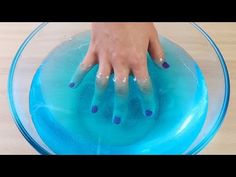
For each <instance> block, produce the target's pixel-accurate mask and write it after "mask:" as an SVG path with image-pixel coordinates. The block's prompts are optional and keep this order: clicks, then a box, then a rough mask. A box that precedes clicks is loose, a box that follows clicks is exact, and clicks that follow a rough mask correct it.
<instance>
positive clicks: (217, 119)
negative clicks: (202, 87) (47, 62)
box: [8, 23, 230, 154]
mask: <svg viewBox="0 0 236 177" xmlns="http://www.w3.org/2000/svg"><path fill="white" fill-rule="evenodd" d="M90 27H91V24H90V23H42V24H40V25H39V26H38V27H37V28H36V29H35V30H34V31H32V32H31V34H30V35H29V36H28V37H27V38H26V39H25V41H24V42H23V44H22V45H21V46H20V48H19V50H18V51H17V53H16V55H15V58H14V60H13V63H12V65H11V69H10V73H9V80H8V96H9V102H10V107H11V111H12V115H13V118H14V120H15V123H16V125H17V127H18V128H19V130H20V132H21V133H22V134H23V136H24V137H25V138H26V139H27V141H28V142H29V143H30V144H31V145H32V146H33V147H34V148H35V149H36V150H37V151H38V152H39V153H41V154H55V152H54V151H53V150H52V149H51V148H50V147H49V146H48V145H47V144H46V143H44V141H43V140H42V139H41V137H40V135H39V134H38V132H37V130H36V128H35V125H34V123H33V121H32V117H31V114H30V110H29V107H30V105H29V94H30V87H31V82H32V79H33V77H34V74H35V72H36V70H37V69H38V67H39V66H40V65H41V63H42V62H43V60H44V59H45V57H46V56H47V55H48V54H49V52H50V51H52V50H53V49H54V48H55V47H56V46H58V45H59V44H61V43H62V42H63V41H66V40H70V38H71V36H73V35H76V34H78V33H81V32H84V31H88V30H90ZM155 27H156V28H157V29H158V33H159V34H160V35H161V36H164V37H166V38H168V39H170V40H172V41H174V42H175V43H177V44H178V45H179V46H181V47H182V48H183V49H184V50H185V51H186V52H187V53H188V54H190V55H191V56H192V58H194V60H195V62H196V63H197V64H198V66H199V67H200V69H201V71H202V73H203V75H204V78H205V81H206V85H207V90H208V111H207V115H206V119H205V123H204V125H203V127H202V129H201V131H200V133H199V134H198V136H197V137H196V138H195V140H194V141H193V142H192V143H191V145H190V146H189V147H188V148H187V149H186V150H185V151H184V152H183V154H197V153H199V152H200V151H201V150H202V149H203V148H204V147H205V146H206V145H207V144H208V143H209V142H210V140H211V139H212V138H213V137H214V135H215V134H216V132H217V131H218V129H219V127H220V125H221V124H222V122H223V120H224V117H225V114H226V111H227V107H228V102H229V95H230V86H229V85H230V83H229V75H228V71H227V67H226V64H225V62H224V58H223V56H222V54H221V52H220V51H219V49H218V47H217V46H216V44H215V43H214V42H213V40H212V39H211V38H210V36H209V35H208V34H207V33H206V32H205V31H204V30H203V29H202V28H201V27H199V26H198V25H197V24H195V23H155Z"/></svg>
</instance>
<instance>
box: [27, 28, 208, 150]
mask: <svg viewBox="0 0 236 177" xmlns="http://www.w3.org/2000/svg"><path fill="white" fill-rule="evenodd" d="M89 41H90V33H89V32H85V33H81V34H78V35H76V36H74V37H72V39H71V40H68V41H65V42H63V43H62V44H60V45H59V46H57V47H56V48H55V49H53V50H52V51H51V52H50V53H49V54H48V56H47V57H46V58H45V60H44V62H43V63H42V64H41V65H40V67H39V68H38V70H37V71H36V73H35V76H34V78H33V81H32V84H31V90H30V99H29V101H30V113H31V116H32V120H33V123H34V125H35V127H36V130H37V132H38V134H39V136H40V137H41V139H42V140H43V141H44V143H45V144H46V145H47V146H48V147H50V149H52V151H53V152H54V153H56V154H182V153H184V152H185V151H186V150H187V148H188V147H189V146H190V145H191V144H192V143H193V141H194V140H195V139H196V137H197V135H198V133H199V132H200V130H201V128H202V126H203V124H204V121H205V118H206V114H207V106H208V95H207V87H206V83H205V80H204V77H203V75H202V73H201V70H200V68H199V67H198V65H197V64H196V63H195V62H194V60H193V59H192V58H191V56H190V55H189V54H187V53H186V52H185V51H184V49H182V48H181V47H180V46H178V45H177V44H175V43H174V42H172V41H170V40H169V39H167V38H164V37H161V36H160V41H161V44H162V47H163V50H164V53H165V58H166V60H167V62H168V63H169V64H170V67H169V68H168V69H163V68H160V67H158V66H157V65H155V64H154V62H153V61H152V59H151V58H150V56H149V55H148V54H147V62H148V70H149V74H150V77H151V80H152V83H153V88H154V95H155V100H156V103H157V104H156V105H157V107H156V113H155V115H154V116H153V117H152V118H147V117H145V116H144V115H143V113H142V107H141V104H142V103H141V98H140V96H141V94H140V91H139V90H138V86H137V85H136V84H137V83H136V82H134V81H133V76H130V77H129V98H128V100H129V101H128V105H127V106H128V108H129V109H128V116H127V118H126V119H125V120H124V121H123V122H122V123H121V124H120V125H115V124H113V123H112V115H113V104H114V82H113V81H112V79H113V75H112V76H111V77H110V79H109V85H108V88H107V90H106V92H105V94H104V95H103V97H104V102H103V104H102V105H99V111H98V112H97V113H96V114H93V113H91V102H92V98H93V93H94V88H95V79H96V72H97V70H98V66H95V67H94V68H93V69H92V70H90V71H89V73H88V74H87V75H86V76H85V78H84V80H83V81H82V82H81V84H80V85H79V86H78V87H77V88H76V89H71V88H69V87H68V83H69V81H70V79H71V77H72V76H73V74H74V72H75V70H76V68H77V67H78V65H79V64H80V63H81V61H82V60H83V58H84V56H85V54H86V52H87V50H88V46H89Z"/></svg>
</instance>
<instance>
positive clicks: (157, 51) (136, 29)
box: [69, 23, 169, 124]
mask: <svg viewBox="0 0 236 177" xmlns="http://www.w3.org/2000/svg"><path fill="white" fill-rule="evenodd" d="M147 52H149V54H150V55H151V57H152V59H153V61H154V62H155V63H156V64H157V65H158V66H161V67H162V68H165V69H166V68H168V67H169V65H168V63H167V62H165V60H164V58H163V57H164V56H163V51H162V48H161V45H160V42H159V39H158V34H157V31H156V28H155V27H154V25H153V23H92V30H91V42H90V46H89V49H88V52H87V54H86V56H85V58H84V60H83V62H82V63H81V64H80V66H78V69H77V71H76V73H75V74H74V76H73V78H72V80H71V82H70V84H69V86H70V87H71V88H76V87H77V86H78V85H79V83H80V82H81V81H82V79H83V77H84V76H85V75H86V73H87V72H88V71H89V70H90V69H91V68H92V67H93V66H94V65H96V64H98V65H99V69H98V72H97V78H96V84H95V93H94V97H93V101H92V105H91V111H92V113H96V112H98V111H99V105H100V104H101V103H102V99H101V97H102V95H103V94H104V92H105V90H106V87H107V84H108V80H109V77H110V75H111V73H114V78H113V81H114V82H115V105H114V111H113V118H112V122H113V123H115V124H120V123H121V122H122V121H123V120H125V118H126V113H127V96H128V92H129V90H128V77H129V75H130V74H132V75H133V76H134V77H135V79H134V81H136V83H137V86H138V88H139V89H140V91H141V93H142V107H143V114H144V115H145V116H147V117H152V116H153V114H154V113H155V101H154V100H153V90H152V89H153V88H152V83H151V80H150V77H149V73H148V69H147V57H146V56H147Z"/></svg>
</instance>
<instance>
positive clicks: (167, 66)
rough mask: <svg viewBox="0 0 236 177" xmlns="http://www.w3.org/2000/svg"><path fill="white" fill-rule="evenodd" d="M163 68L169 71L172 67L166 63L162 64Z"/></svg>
mask: <svg viewBox="0 0 236 177" xmlns="http://www.w3.org/2000/svg"><path fill="white" fill-rule="evenodd" d="M162 67H163V68H165V69H167V68H169V67H170V65H169V64H168V63H167V62H166V61H165V62H164V63H162Z"/></svg>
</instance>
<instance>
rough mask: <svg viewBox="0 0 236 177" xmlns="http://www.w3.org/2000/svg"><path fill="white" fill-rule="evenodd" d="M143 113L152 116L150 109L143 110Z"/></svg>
mask: <svg viewBox="0 0 236 177" xmlns="http://www.w3.org/2000/svg"><path fill="white" fill-rule="evenodd" d="M145 115H146V116H147V117H150V116H152V111H151V110H148V109H147V110H146V111H145Z"/></svg>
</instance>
